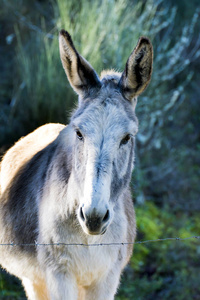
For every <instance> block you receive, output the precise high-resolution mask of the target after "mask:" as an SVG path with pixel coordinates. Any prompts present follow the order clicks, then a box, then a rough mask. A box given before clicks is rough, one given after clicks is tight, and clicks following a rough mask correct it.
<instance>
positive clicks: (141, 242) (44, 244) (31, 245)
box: [0, 236, 200, 247]
mask: <svg viewBox="0 0 200 300" xmlns="http://www.w3.org/2000/svg"><path fill="white" fill-rule="evenodd" d="M191 239H193V240H194V239H196V240H199V239H200V236H190V237H186V238H180V237H172V238H164V239H155V240H146V241H136V242H133V243H128V242H124V243H123V242H116V243H94V244H90V243H88V244H85V243H63V242H57V243H38V242H36V241H35V242H34V243H14V242H11V243H4V244H0V246H12V247H14V246H22V247H26V246H27V247H38V246H67V247H68V246H83V247H98V246H125V245H138V244H149V243H155V242H166V241H187V240H191Z"/></svg>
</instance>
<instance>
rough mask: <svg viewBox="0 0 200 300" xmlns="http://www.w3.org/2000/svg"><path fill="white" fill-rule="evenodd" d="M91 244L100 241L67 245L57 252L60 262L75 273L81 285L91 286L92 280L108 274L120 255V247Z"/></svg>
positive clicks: (71, 272) (70, 271)
mask: <svg viewBox="0 0 200 300" xmlns="http://www.w3.org/2000/svg"><path fill="white" fill-rule="evenodd" d="M91 244H93V245H94V244H99V242H98V241H96V242H95V241H94V242H89V245H88V246H83V245H75V246H74V245H73V246H67V248H65V249H60V250H59V253H57V254H58V255H57V257H58V258H59V264H60V265H62V266H65V268H66V270H67V272H69V273H70V274H73V275H74V276H75V278H76V280H77V283H78V285H81V286H89V285H91V284H92V282H95V281H96V280H98V279H99V278H102V277H104V276H106V275H107V273H108V272H109V270H111V269H112V267H113V265H114V264H115V263H116V262H117V260H118V256H119V249H116V248H114V247H111V246H105V245H102V246H100V245H98V246H92V245H91Z"/></svg>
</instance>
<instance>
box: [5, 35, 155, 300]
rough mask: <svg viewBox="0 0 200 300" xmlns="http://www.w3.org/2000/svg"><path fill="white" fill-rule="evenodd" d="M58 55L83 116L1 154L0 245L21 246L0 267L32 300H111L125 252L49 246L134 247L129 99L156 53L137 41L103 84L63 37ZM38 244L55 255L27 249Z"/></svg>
mask: <svg viewBox="0 0 200 300" xmlns="http://www.w3.org/2000/svg"><path fill="white" fill-rule="evenodd" d="M143 43H144V45H145V47H143ZM138 49H139V50H138ZM141 49H142V50H141ZM145 49H146V50H145ZM149 49H150V50H151V51H150V50H149ZM145 51H146V52H145ZM60 53H61V60H62V63H63V67H64V69H65V72H66V74H67V76H68V79H69V81H70V83H71V85H72V87H73V88H74V89H75V91H76V92H77V93H78V94H79V106H78V108H77V109H76V111H75V112H74V113H73V115H72V117H71V121H70V124H69V125H68V126H64V125H61V124H47V125H44V126H42V127H40V128H38V129H37V130H36V131H34V132H33V133H31V134H29V135H28V136H26V137H25V138H22V139H21V140H20V141H19V142H17V143H16V144H15V145H14V146H13V147H12V148H11V149H10V150H9V151H8V152H7V153H6V154H5V156H4V158H3V160H2V162H1V173H0V191H1V194H0V230H1V231H0V232H1V233H0V243H11V242H14V243H16V244H19V245H18V246H15V247H11V246H4V247H0V263H1V265H2V266H3V267H4V268H5V269H7V270H8V272H10V273H12V274H14V275H15V276H17V277H19V278H20V279H21V280H22V283H23V285H24V288H25V290H26V293H27V297H28V299H30V300H36V299H37V300H39V299H45V300H46V299H51V300H54V299H58V300H69V299H70V300H77V299H78V300H81V299H82V300H84V299H87V300H94V299H95V300H105V299H106V300H111V299H114V295H115V293H116V290H117V287H118V284H119V279H120V274H121V273H122V271H123V269H124V267H125V265H126V264H127V262H128V261H129V259H130V256H131V254H132V249H133V247H132V246H131V245H129V246H125V245H124V246H116V247H109V246H104V247H98V248H96V249H95V248H84V247H81V246H74V247H73V248H72V247H66V246H63V245H59V246H58V245H53V244H56V243H58V242H60V243H62V242H63V243H84V244H90V243H114V242H124V243H126V242H129V243H133V242H134V239H135V235H136V225H135V214H134V208H133V204H132V200H131V193H130V190H129V182H130V178H131V173H132V169H133V166H134V138H135V135H136V133H137V128H138V121H137V118H136V116H135V105H136V101H135V97H136V96H137V95H138V93H139V92H138V90H140V91H142V90H143V89H144V88H145V87H146V86H147V84H148V82H149V80H150V75H151V74H150V73H151V72H150V73H148V72H146V73H145V74H144V76H143V74H142V73H140V74H139V73H138V68H141V64H142V68H144V64H145V62H146V63H147V66H146V67H145V70H146V69H148V70H150V69H151V65H152V46H151V44H150V42H149V41H148V40H147V39H144V38H143V40H140V42H139V44H138V46H137V48H136V49H135V50H134V52H133V53H132V54H131V56H130V58H129V60H128V62H127V65H126V70H125V71H124V73H123V74H122V75H121V74H120V73H115V72H111V71H108V72H104V73H103V74H102V77H101V79H99V77H98V75H97V74H96V72H95V71H94V70H93V69H92V67H91V66H90V65H89V63H88V62H87V61H86V60H85V59H84V58H82V57H81V56H80V55H79V53H78V52H77V51H76V49H75V47H74V45H73V42H72V40H71V37H70V36H69V34H68V33H67V32H65V31H61V33H60ZM141 53H142V54H141ZM141 61H142V63H141ZM134 68H135V70H136V71H135V73H134V74H135V75H134V76H132V75H130V74H129V73H130V70H132V69H134ZM127 70H128V71H127ZM129 76H130V78H128V77H129ZM138 78H139V79H140V80H139V81H140V82H139V85H138V87H137V82H135V81H134V80H137V79H138ZM131 80H132V81H133V82H132V81H131ZM127 84H128V85H127ZM131 85H132V87H131ZM134 90H135V92H134ZM130 91H131V92H130ZM130 95H131V98H130ZM127 99H128V100H127ZM35 241H36V242H37V243H45V244H51V245H48V246H38V247H36V246H27V245H25V244H27V243H28V244H30V243H34V242H35ZM22 244H23V245H22Z"/></svg>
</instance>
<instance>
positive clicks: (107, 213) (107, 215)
mask: <svg viewBox="0 0 200 300" xmlns="http://www.w3.org/2000/svg"><path fill="white" fill-rule="evenodd" d="M109 218H110V213H109V210H107V212H106V214H105V216H104V218H103V222H107V221H108V220H109Z"/></svg>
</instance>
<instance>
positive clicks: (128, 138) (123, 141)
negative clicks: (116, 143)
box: [120, 134, 131, 146]
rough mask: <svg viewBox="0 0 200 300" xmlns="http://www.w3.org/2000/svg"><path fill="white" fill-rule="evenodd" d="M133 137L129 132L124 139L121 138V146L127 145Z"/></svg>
mask: <svg viewBox="0 0 200 300" xmlns="http://www.w3.org/2000/svg"><path fill="white" fill-rule="evenodd" d="M130 138H131V135H130V134H127V135H126V136H125V137H124V138H123V139H122V140H121V143H120V146H121V145H126V144H127V143H128V141H129V140H130Z"/></svg>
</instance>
